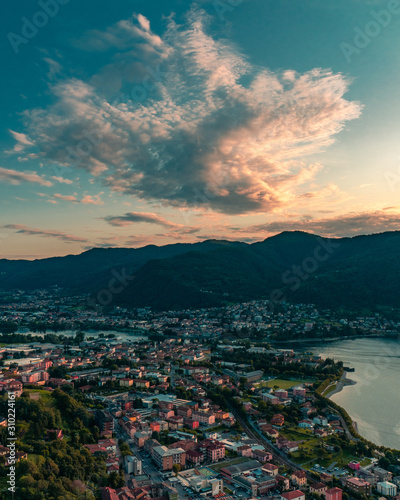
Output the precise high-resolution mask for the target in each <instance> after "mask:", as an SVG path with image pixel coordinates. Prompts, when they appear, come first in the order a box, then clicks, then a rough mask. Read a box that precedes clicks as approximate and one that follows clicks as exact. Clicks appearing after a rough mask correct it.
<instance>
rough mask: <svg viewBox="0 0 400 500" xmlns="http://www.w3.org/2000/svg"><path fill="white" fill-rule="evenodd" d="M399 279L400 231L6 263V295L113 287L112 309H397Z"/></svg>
mask: <svg viewBox="0 0 400 500" xmlns="http://www.w3.org/2000/svg"><path fill="white" fill-rule="evenodd" d="M124 276H125V278H124ZM116 277H117V278H116ZM399 279H400V232H399V231H394V232H386V233H380V234H372V235H365V236H355V237H352V238H335V239H333V240H329V239H326V238H321V237H319V236H317V235H314V234H309V233H305V232H300V231H293V232H283V233H280V234H278V235H276V236H272V237H270V238H267V239H265V240H264V241H261V242H257V243H252V244H249V243H243V242H231V241H224V240H207V241H204V242H200V243H193V244H180V243H179V244H172V245H166V246H160V247H158V246H155V245H149V246H146V247H143V248H138V249H134V248H94V249H92V250H88V251H86V252H84V253H82V254H80V255H68V256H65V257H55V258H48V259H40V260H34V261H26V260H6V259H1V260H0V289H2V290H3V291H11V290H14V289H23V290H33V289H41V288H49V287H51V286H55V285H57V286H59V287H62V288H63V289H64V291H65V292H66V293H68V294H87V295H91V296H92V297H93V298H94V300H98V298H99V297H101V296H102V291H103V292H104V290H108V292H106V293H105V295H106V296H107V297H110V296H111V295H112V301H111V302H110V304H112V305H120V306H124V307H144V306H150V307H152V308H153V309H156V310H166V309H184V308H201V307H213V306H221V305H224V304H228V303H234V302H241V301H248V300H253V299H267V300H270V301H271V302H272V303H274V304H279V303H280V302H281V301H282V300H287V301H290V302H296V303H314V304H316V305H317V306H320V307H328V308H340V307H345V308H351V309H354V310H360V309H363V308H368V309H371V310H372V309H375V308H376V307H379V306H382V307H390V308H392V307H395V308H397V307H400V294H399ZM110 290H111V291H110ZM103 295H104V294H103Z"/></svg>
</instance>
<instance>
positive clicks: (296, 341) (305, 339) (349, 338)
mask: <svg viewBox="0 0 400 500" xmlns="http://www.w3.org/2000/svg"><path fill="white" fill-rule="evenodd" d="M365 338H368V339H373V338H379V339H392V338H396V335H393V336H391V335H384V334H379V333H371V334H370V335H344V336H342V337H327V338H318V337H311V338H310V337H308V338H301V339H292V340H272V341H270V344H271V345H276V344H293V343H300V342H310V343H312V342H324V343H326V342H335V341H337V340H351V339H365Z"/></svg>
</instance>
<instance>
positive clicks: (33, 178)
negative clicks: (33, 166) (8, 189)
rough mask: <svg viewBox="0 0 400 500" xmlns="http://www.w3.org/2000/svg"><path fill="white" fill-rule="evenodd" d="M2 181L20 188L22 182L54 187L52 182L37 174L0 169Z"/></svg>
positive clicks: (0, 179)
mask: <svg viewBox="0 0 400 500" xmlns="http://www.w3.org/2000/svg"><path fill="white" fill-rule="evenodd" d="M0 181H3V182H7V183H8V184H12V185H14V186H18V185H19V184H21V183H22V182H33V183H35V184H40V185H41V186H52V185H53V183H52V182H50V181H48V180H46V179H45V178H44V177H42V176H40V175H38V174H37V173H36V172H29V171H24V172H20V171H19V170H11V169H8V168H2V167H0Z"/></svg>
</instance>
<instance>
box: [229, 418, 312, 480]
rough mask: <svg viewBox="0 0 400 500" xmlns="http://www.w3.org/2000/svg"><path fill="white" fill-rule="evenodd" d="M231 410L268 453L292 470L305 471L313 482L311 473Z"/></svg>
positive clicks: (247, 431)
mask: <svg viewBox="0 0 400 500" xmlns="http://www.w3.org/2000/svg"><path fill="white" fill-rule="evenodd" d="M231 412H232V413H233V414H234V415H235V418H236V420H237V421H238V422H239V423H240V425H241V426H242V427H243V429H244V430H245V431H246V433H247V434H248V435H249V437H251V438H252V439H254V440H255V441H257V443H259V444H261V445H263V446H264V447H265V448H266V449H267V450H268V451H269V452H270V453H272V456H273V457H274V458H275V460H276V461H277V462H279V463H281V464H283V465H286V466H287V467H290V468H291V469H293V470H302V471H304V472H305V473H306V476H307V479H308V480H310V481H312V482H315V478H314V477H313V476H311V474H310V473H309V472H308V471H307V470H305V469H303V468H302V467H300V466H299V465H298V464H296V463H294V462H292V461H291V460H290V459H289V458H288V457H287V456H286V455H285V454H284V453H283V452H282V451H280V450H278V448H277V447H276V446H274V445H273V444H272V443H270V442H269V441H268V440H267V439H266V438H265V437H264V436H263V434H262V433H261V431H259V430H258V429H257V428H255V427H254V426H253V424H252V423H250V422H249V421H248V420H245V419H244V418H242V417H241V416H240V415H238V413H237V412H236V411H235V410H234V409H233V408H231Z"/></svg>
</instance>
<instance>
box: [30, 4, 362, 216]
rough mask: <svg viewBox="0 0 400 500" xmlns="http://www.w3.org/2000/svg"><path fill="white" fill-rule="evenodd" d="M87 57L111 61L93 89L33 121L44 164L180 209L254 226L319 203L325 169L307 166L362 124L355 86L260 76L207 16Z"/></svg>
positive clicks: (263, 71)
mask: <svg viewBox="0 0 400 500" xmlns="http://www.w3.org/2000/svg"><path fill="white" fill-rule="evenodd" d="M82 46H85V47H86V48H87V49H89V50H96V51H102V52H104V55H105V56H107V57H110V61H109V62H108V63H107V65H105V66H104V67H103V68H102V69H101V70H100V71H99V72H98V73H97V74H96V75H92V77H91V78H89V79H87V80H86V81H83V80H78V79H72V80H66V81H59V82H58V83H57V84H56V85H54V86H53V87H52V88H51V91H52V93H53V96H54V102H53V104H52V105H51V106H49V107H48V108H46V109H34V110H30V111H27V112H26V113H25V124H26V130H25V132H26V133H27V137H29V139H28V141H29V142H32V143H33V144H35V145H36V146H37V147H38V148H39V150H40V155H41V157H42V159H43V160H47V161H48V162H57V163H59V164H60V165H64V166H66V167H72V168H83V169H86V170H88V171H90V172H91V173H93V174H94V175H95V176H98V177H99V181H100V182H102V183H103V184H105V185H108V186H110V187H111V189H113V190H115V191H118V192H120V193H123V194H127V195H133V196H135V197H138V198H140V199H143V200H147V201H158V202H162V203H163V204H165V205H168V206H178V207H203V206H204V207H210V208H211V209H212V210H215V211H218V212H222V213H226V214H242V213H255V212H270V211H272V210H274V209H276V208H277V207H280V206H282V205H284V204H288V203H290V202H293V200H295V199H296V198H297V197H299V196H312V191H313V190H318V186H316V185H315V183H314V182H313V181H314V179H315V176H316V173H317V172H318V170H319V169H320V168H321V167H320V166H319V165H316V164H308V163H307V161H306V157H307V155H311V154H314V153H316V152H319V151H321V150H323V149H324V148H326V147H327V146H329V145H330V144H332V142H333V141H334V138H335V135H336V134H338V133H339V132H340V131H341V130H342V129H343V128H344V126H345V124H346V122H348V121H349V120H352V119H355V118H357V117H358V116H359V114H360V112H361V106H360V105H359V104H358V103H355V102H350V101H348V100H346V99H345V98H344V95H345V93H346V91H347V89H348V83H349V82H348V81H347V80H346V78H345V77H344V76H343V75H341V74H334V73H332V72H331V71H330V70H326V69H318V68H316V69H312V70H310V71H308V72H306V73H304V74H297V73H296V72H294V71H291V70H287V71H283V72H279V73H274V72H271V71H270V70H269V69H267V68H262V67H255V66H254V65H252V64H250V63H249V62H248V60H247V59H246V58H245V57H244V56H243V55H242V54H241V53H240V52H239V51H238V50H237V48H235V46H233V45H232V43H230V42H228V41H226V40H217V39H215V38H213V37H212V36H211V35H210V33H209V28H208V22H207V18H206V16H205V14H204V13H202V12H201V11H198V10H192V11H191V12H190V13H189V15H188V19H187V22H186V23H185V24H184V25H178V24H176V22H175V21H174V20H172V19H170V20H169V22H168V26H167V28H166V31H165V32H164V34H163V35H162V36H159V35H156V34H154V33H153V32H152V31H151V27H150V24H149V22H148V21H147V20H146V19H145V18H144V17H143V16H135V17H134V18H132V19H131V20H125V21H121V22H120V23H117V24H116V25H114V26H111V27H110V28H109V29H108V30H106V31H105V32H90V33H88V34H87V35H86V37H85V40H84V42H82ZM110 51H111V53H112V56H110ZM135 68H136V69H137V71H136V70H135ZM139 69H140V71H139ZM111 74H113V75H114V80H113V85H112V89H111V90H110V89H109V88H107V89H105V88H104V87H103V85H102V82H104V80H105V79H104V75H111ZM106 80H107V78H106ZM115 89H117V90H118V92H120V96H122V98H121V99H118V100H117V99H115V93H114V94H112V92H115ZM127 89H128V91H127ZM110 92H111V93H110ZM111 94H112V95H111ZM85 141H86V142H85ZM87 141H89V142H90V147H86V150H85V148H84V147H83V144H86V145H87ZM85 151H86V152H85Z"/></svg>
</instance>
